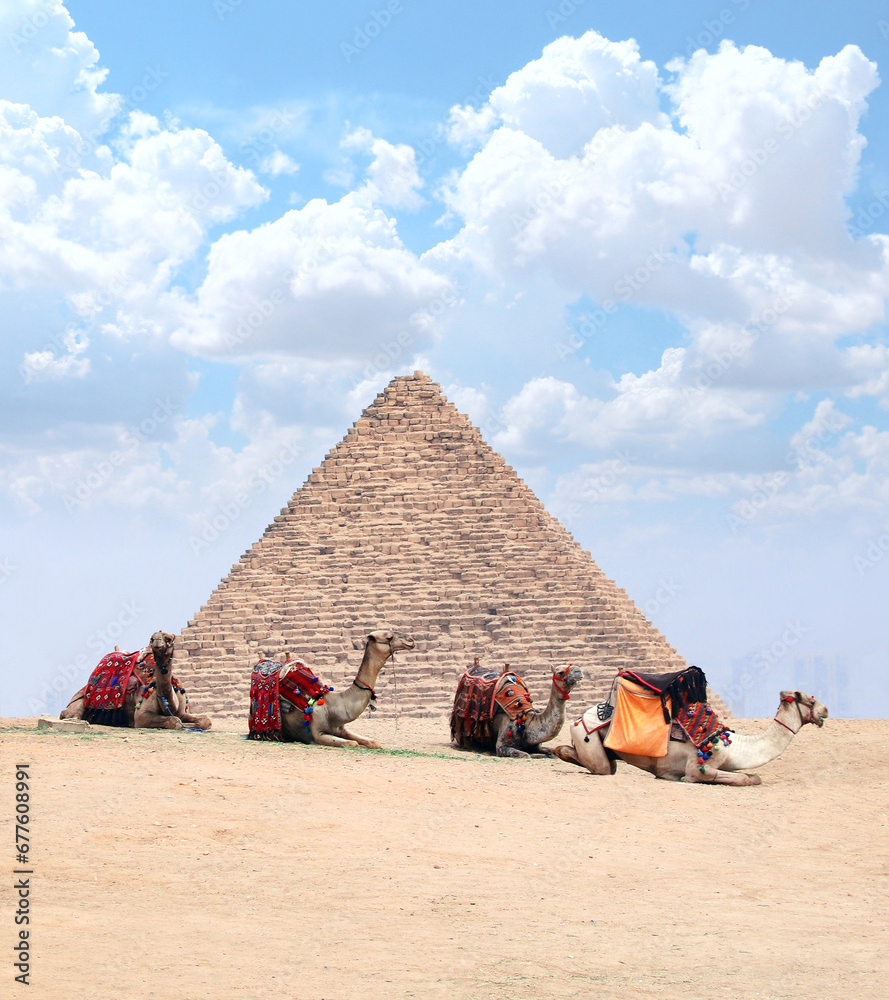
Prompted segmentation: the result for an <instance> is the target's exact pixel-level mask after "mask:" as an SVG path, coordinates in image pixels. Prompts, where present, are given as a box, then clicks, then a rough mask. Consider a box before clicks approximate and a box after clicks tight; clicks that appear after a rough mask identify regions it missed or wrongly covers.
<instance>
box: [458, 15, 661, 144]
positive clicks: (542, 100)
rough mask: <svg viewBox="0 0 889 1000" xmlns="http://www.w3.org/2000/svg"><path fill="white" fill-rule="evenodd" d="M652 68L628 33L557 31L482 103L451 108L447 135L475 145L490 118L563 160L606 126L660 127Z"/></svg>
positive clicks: (655, 81) (491, 120)
mask: <svg viewBox="0 0 889 1000" xmlns="http://www.w3.org/2000/svg"><path fill="white" fill-rule="evenodd" d="M658 82H659V81H658V73H657V67H656V66H655V65H654V63H652V62H650V61H647V60H646V61H643V60H642V59H640V57H639V47H638V45H637V44H636V42H635V41H633V40H632V39H630V40H629V41H624V42H611V41H609V40H608V39H607V38H603V37H602V36H601V35H599V34H597V33H596V32H594V31H588V32H587V33H586V34H585V35H583V36H582V37H581V38H569V37H563V38H558V39H556V41H554V42H551V43H550V44H549V45H547V46H546V48H545V49H544V50H543V54H542V55H541V57H540V58H539V59H535V60H533V61H532V62H529V63H528V64H527V65H525V66H524V67H523V68H522V69H520V70H518V71H516V72H515V73H511V74H510V76H509V77H508V79H507V81H506V83H505V84H503V86H502V87H497V88H496V89H495V90H494V91H493V92H492V93H491V95H490V97H489V99H488V103H487V104H486V105H485V106H484V107H482V108H481V109H479V110H477V111H476V110H474V109H472V108H470V107H466V106H460V105H457V106H455V107H453V108H452V109H451V113H450V122H449V129H448V136H449V138H450V139H451V141H453V142H455V143H456V144H458V145H461V146H470V145H474V144H475V143H477V142H478V141H480V140H481V139H482V138H483V137H484V136H485V135H486V134H487V133H489V132H490V131H491V129H492V127H493V125H494V122H495V121H499V122H500V123H502V124H503V125H505V126H506V127H507V128H510V129H513V130H515V131H518V132H522V133H523V134H525V135H527V136H529V137H530V138H532V139H534V140H536V141H537V142H539V143H540V144H541V145H542V146H543V147H544V148H545V149H546V150H547V151H548V152H550V153H551V154H552V155H553V156H556V157H558V158H560V159H565V158H567V157H568V156H570V155H572V154H579V153H581V151H582V150H583V148H584V146H585V145H586V144H587V143H588V142H589V141H590V140H591V139H592V138H593V136H595V135H596V133H597V132H598V131H599V130H600V129H603V128H608V127H610V126H613V125H619V126H620V127H622V128H624V129H628V130H632V129H636V128H638V127H639V126H640V125H641V124H642V123H643V122H650V123H652V124H655V125H658V126H662V125H665V124H666V117H665V116H664V115H663V113H662V112H661V111H660V110H659V106H658V105H659V93H658Z"/></svg>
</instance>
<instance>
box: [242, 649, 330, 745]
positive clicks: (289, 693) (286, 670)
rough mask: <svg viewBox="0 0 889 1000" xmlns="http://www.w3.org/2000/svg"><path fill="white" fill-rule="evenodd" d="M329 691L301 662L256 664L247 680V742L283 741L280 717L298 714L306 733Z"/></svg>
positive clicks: (273, 661) (284, 738)
mask: <svg viewBox="0 0 889 1000" xmlns="http://www.w3.org/2000/svg"><path fill="white" fill-rule="evenodd" d="M332 690H333V688H332V687H328V686H327V685H326V684H322V682H321V681H320V679H319V678H318V677H316V676H315V672H314V671H313V670H312V669H311V667H309V666H307V664H305V663H303V661H302V660H288V661H287V662H286V663H279V662H278V661H277V660H269V659H263V660H260V661H259V662H258V663H257V664H256V666H255V667H254V668H253V673H252V674H251V676H250V732H249V734H248V736H247V738H248V739H250V740H273V741H280V740H286V737H285V736H283V735H282V733H283V730H282V728H281V713H282V712H283V713H284V714H285V715H287V714H289V713H290V712H293V711H299V712H301V713H302V717H303V725H304V726H305V727H306V728H307V729H308V727H309V724H310V723H311V721H312V713H313V712H314V710H315V706H316V705H323V704H324V695H326V694H327V692H328V691H332Z"/></svg>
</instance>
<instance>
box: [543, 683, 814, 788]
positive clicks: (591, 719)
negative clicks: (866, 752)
mask: <svg viewBox="0 0 889 1000" xmlns="http://www.w3.org/2000/svg"><path fill="white" fill-rule="evenodd" d="M827 715H828V712H827V707H826V706H825V705H823V704H822V703H821V702H820V701H818V700H817V699H816V698H814V697H812V695H810V694H804V693H803V692H802V691H782V692H781V701H780V702H779V704H778V711H777V712H776V713H775V718H774V719H773V720H772V722H771V723H770V724H769V725H768V727H767V728H766V729H765V731H764V732H762V733H760V734H759V735H758V736H746V735H743V734H741V733H734V732H732V733H730V734H729V742H727V743H725V742H724V743H723V744H722V745H719V741H718V740H716V741H714V743H713V745H712V747H711V749H710V750H708V751H705V752H704V753H703V754H699V751H698V748H697V747H695V745H694V743H692V742H690V741H687V742H681V741H679V740H674V739H671V740H670V743H669V748H668V750H667V755H666V757H643V756H641V755H638V754H629V753H623V752H616V751H614V750H609V749H606V747H605V746H604V745H603V743H602V738H603V737H602V734H603V733H604V732H605V731H606V729H605V727H601V728H596V726H597V722H596V709H595V708H593V709H590V711H589V712H587V713H585V714H584V716H582V717H581V718H580V719H578V720H577V721H576V722H575V723H574V725H573V726H572V727H571V744H572V745H571V746H558V747H554V748H553V754H554V756H556V757H558V758H559V759H560V760H564V761H567V762H568V763H571V764H577V765H579V766H580V767H585V768H586V769H587V770H588V771H590V772H591V773H592V774H614V773H615V771H616V769H617V761H618V760H623V761H626V762H627V763H628V764H632V765H633V767H638V768H641V769H642V770H643V771H648V772H650V773H651V774H653V775H654V776H655V777H656V778H664V779H666V780H667V781H682V780H685V781H694V782H701V783H704V784H713V785H760V784H762V778H760V776H759V775H758V774H748V773H745V772H746V771H747V769H748V768H755V767H760V766H762V765H763V764H767V763H768V762H769V761H770V760H774V759H775V758H776V757H778V756H780V754H782V753H783V752H784V750H786V749H787V747H788V746H789V745H790V742H791V740H792V739H793V737H794V736H796V734H797V733H798V732H799V731H800V729H802V727H803V726H805V725H808V724H809V723H811V724H812V725H814V726H818V727H819V728H821V727H822V726H823V725H824V720H825V719H826V718H827ZM598 725H599V726H601V724H598ZM594 730H595V731H594Z"/></svg>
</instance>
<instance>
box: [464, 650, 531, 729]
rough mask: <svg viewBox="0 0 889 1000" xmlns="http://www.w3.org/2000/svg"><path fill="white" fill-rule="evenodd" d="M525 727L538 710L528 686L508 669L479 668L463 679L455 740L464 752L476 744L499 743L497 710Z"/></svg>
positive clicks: (467, 672)
mask: <svg viewBox="0 0 889 1000" xmlns="http://www.w3.org/2000/svg"><path fill="white" fill-rule="evenodd" d="M498 706H499V707H500V708H502V709H503V711H504V712H506V714H507V715H508V716H509V718H510V719H511V720H512V721H513V722H515V723H517V725H518V727H519V729H521V727H523V726H524V720H525V716H526V715H527V714H528V712H532V711H533V710H534V705H533V703H532V701H531V695H530V693H529V691H528V686H527V685H526V684H525V682H524V681H523V680H522V678H521V677H519V675H518V674H517V673H516V672H515V671H514V670H510V669H509V664H507V665H506V667H505V668H504V670H503V672H502V673H500V674H498V673H497V671H496V670H491V669H489V668H488V667H482V666H479V665H476V666H474V667H472V668H471V669H470V670H467V671H466V673H465V674H463V676H462V677H461V678H460V682H459V684H458V685H457V692H456V694H455V695H454V707H453V709H452V710H451V739H452V740H453V741H454V742H455V743H456V744H457V746H461V747H464V748H467V749H468V748H471V747H472V746H473V745H474V744H476V743H481V744H484V745H487V746H489V745H490V744H491V743H492V742H494V740H495V739H496V733H495V731H494V725H493V721H494V715H495V713H496V710H497V707H498Z"/></svg>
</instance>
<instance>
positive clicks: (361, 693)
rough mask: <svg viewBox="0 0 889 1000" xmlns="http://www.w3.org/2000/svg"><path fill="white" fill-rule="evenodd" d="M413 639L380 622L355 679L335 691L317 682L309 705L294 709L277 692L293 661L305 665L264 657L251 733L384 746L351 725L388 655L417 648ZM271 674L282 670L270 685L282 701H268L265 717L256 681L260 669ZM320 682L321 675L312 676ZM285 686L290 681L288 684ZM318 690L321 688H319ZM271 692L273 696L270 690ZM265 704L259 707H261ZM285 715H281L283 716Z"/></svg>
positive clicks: (294, 739)
mask: <svg viewBox="0 0 889 1000" xmlns="http://www.w3.org/2000/svg"><path fill="white" fill-rule="evenodd" d="M413 648H414V640H413V639H412V638H411V637H410V636H409V635H404V634H402V633H401V632H396V631H394V630H393V629H389V628H383V627H381V628H377V629H375V630H374V631H373V632H371V633H370V635H368V637H367V642H366V643H365V646H364V656H363V657H362V658H361V665H360V666H359V667H358V673H357V674H356V676H355V679H354V680H353V681H352V683H351V685H350V686H349V687H347V688H346V689H345V690H343V691H333V690H332V689H328V688H325V687H324V686H323V685H322V686H320V687H316V688H315V689H314V691H313V692H311V693H310V694H311V695H312V696H310V697H309V698H308V704H307V705H306V706H305V709H304V711H298V710H295V709H294V708H293V706H292V703H290V702H289V701H288V700H287V698H286V697H285V694H281V695H278V694H277V691H278V685H279V684H280V685H281V686H282V687H284V684H285V682H284V677H286V676H287V673H286V668H288V667H290V666H291V665H292V664H298V665H299V667H301V668H303V669H306V667H305V664H303V663H301V662H299V661H292V664H291V663H284V664H282V663H277V662H275V661H272V660H260V662H259V663H258V664H257V665H256V666H255V667H254V668H253V678H252V680H251V700H252V701H253V702H254V705H253V707H252V708H251V719H250V738H251V739H257V740H269V739H270V740H283V741H285V742H292V743H319V744H320V745H321V746H325V747H357V746H361V747H367V748H369V749H371V750H379V749H380V746H381V745H380V744H379V743H378V742H377V741H376V740H372V739H370V738H369V737H367V736H361V735H359V734H358V733H356V732H353V731H352V730H351V729H348V728H347V726H348V724H349V723H350V722H352V721H353V720H355V719H357V718H358V716H359V715H361V713H362V712H363V711H364V710H365V709H366V708H367V706H368V705H369V704H370V703H371V699H373V698H374V697H375V695H374V687H375V685H376V683H377V677H378V676H379V674H380V671H381V670H382V669H383V667H384V666H385V664H386V661H387V660H388V659H389V657H390V656H391V655H392V654H393V653H395V652H397V651H398V650H400V649H413ZM263 674H264V675H265V676H266V677H269V676H270V675H278V676H279V677H280V680H277V679H276V680H275V682H274V686H272V687H271V688H269V687H267V688H266V691H269V690H270V691H271V692H273V694H272V695H271V697H273V699H274V700H276V701H277V705H274V706H268V702H267V701H266V706H267V707H266V710H265V711H266V714H265V716H264V717H263V718H262V719H259V718H257V711H256V699H255V697H254V686H255V685H256V684H257V681H259V683H260V684H261V683H262V681H261V679H260V675H263ZM313 680H314V681H315V682H317V681H318V678H313ZM284 690H285V691H286V687H284ZM315 691H317V693H314V692H315ZM267 697H269V696H268V695H267ZM262 711H263V710H262V709H260V712H262ZM279 720H280V721H279Z"/></svg>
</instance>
